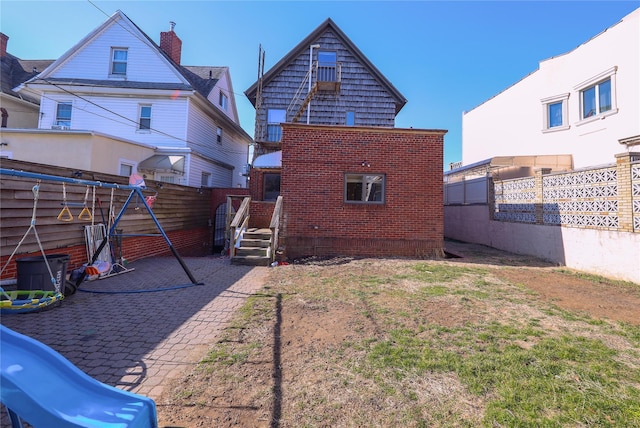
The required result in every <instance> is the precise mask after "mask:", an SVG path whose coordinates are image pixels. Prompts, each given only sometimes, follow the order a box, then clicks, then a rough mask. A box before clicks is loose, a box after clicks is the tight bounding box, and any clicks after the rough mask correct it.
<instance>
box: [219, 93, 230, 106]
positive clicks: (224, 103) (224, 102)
mask: <svg viewBox="0 0 640 428" xmlns="http://www.w3.org/2000/svg"><path fill="white" fill-rule="evenodd" d="M218 103H219V104H220V108H221V109H222V110H227V106H228V105H229V98H227V96H226V95H225V94H223V93H222V92H220V99H219V101H218Z"/></svg>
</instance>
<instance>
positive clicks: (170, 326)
mask: <svg viewBox="0 0 640 428" xmlns="http://www.w3.org/2000/svg"><path fill="white" fill-rule="evenodd" d="M185 263H186V265H187V266H188V267H189V270H190V271H191V273H192V274H193V276H194V277H195V279H196V280H197V281H199V282H202V283H204V285H195V286H189V285H191V281H190V280H189V278H188V276H187V275H186V273H185V272H184V270H183V269H182V267H181V266H180V264H179V263H178V261H177V260H176V259H175V258H171V257H169V258H148V259H144V260H139V261H137V262H135V263H132V264H131V265H130V266H129V267H131V268H134V269H135V270H133V271H131V272H127V273H124V274H121V275H117V276H114V277H110V278H107V279H102V280H98V281H91V282H88V281H87V282H84V283H83V284H82V286H81V289H84V290H96V291H107V292H109V293H89V292H83V291H78V292H76V293H75V294H73V295H71V296H68V297H67V298H65V299H64V300H63V301H62V303H61V304H60V306H58V307H55V308H51V309H47V310H45V311H42V312H39V313H27V314H11V315H3V316H2V320H1V321H2V324H3V325H5V326H6V327H9V328H11V329H13V330H15V331H17V332H20V333H22V334H26V335H28V336H31V337H33V338H35V339H37V340H39V341H41V342H43V343H45V344H47V345H49V346H50V347H52V348H53V349H55V350H56V351H58V352H60V353H61V354H62V355H64V356H65V357H66V358H67V359H69V360H70V361H71V362H72V363H74V364H75V365H76V366H78V367H79V368H80V369H81V370H83V371H84V372H86V373H88V374H89V375H91V376H92V377H94V378H95V379H97V380H99V381H101V382H104V383H107V384H109V385H113V386H116V387H118V388H121V389H125V390H128V391H132V392H135V393H138V394H142V395H146V396H148V397H151V398H153V399H156V400H157V399H158V398H159V397H160V395H161V393H162V391H163V386H164V385H166V382H167V380H168V379H169V378H171V377H173V376H176V375H177V374H178V373H180V372H181V371H182V370H184V369H185V368H187V367H189V366H191V365H193V364H195V363H197V361H198V360H199V359H200V358H202V356H203V355H204V353H205V352H206V350H207V348H208V347H209V346H210V345H211V344H213V343H214V342H215V339H216V336H217V335H218V333H219V332H220V331H221V330H222V329H223V328H224V327H225V326H226V324H227V322H228V321H229V319H230V317H231V316H232V315H233V314H234V313H235V311H236V310H237V309H238V308H239V307H240V306H241V305H242V304H243V303H244V301H245V299H246V298H247V297H248V296H250V295H251V294H253V293H255V292H256V291H258V290H259V289H260V288H261V287H262V284H263V282H264V280H265V277H266V275H267V272H268V268H265V267H249V266H233V265H230V263H229V260H228V259H223V258H214V257H202V258H185ZM182 285H187V286H188V287H185V288H176V287H179V286H182ZM158 289H163V290H162V291H154V292H148V291H147V290H158ZM123 291H127V293H122V292H123Z"/></svg>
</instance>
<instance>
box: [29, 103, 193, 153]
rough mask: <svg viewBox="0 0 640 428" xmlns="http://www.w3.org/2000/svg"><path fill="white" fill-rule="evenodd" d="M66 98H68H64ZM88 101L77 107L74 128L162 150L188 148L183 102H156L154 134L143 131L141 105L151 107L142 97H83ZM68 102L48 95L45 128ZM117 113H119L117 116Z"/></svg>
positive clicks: (44, 109) (45, 109) (43, 124)
mask: <svg viewBox="0 0 640 428" xmlns="http://www.w3.org/2000/svg"><path fill="white" fill-rule="evenodd" d="M63 97H64V98H63ZM82 97H83V98H84V99H85V100H86V101H87V102H83V103H82V105H79V103H75V104H74V109H73V128H74V129H85V130H91V131H98V132H103V133H105V134H108V135H113V136H115V137H120V138H125V139H128V140H132V141H136V142H140V143H145V144H150V145H153V146H160V147H186V146H187V142H186V141H185V138H186V136H185V134H184V130H185V124H186V121H187V116H186V104H187V102H186V101H185V100H182V99H176V100H170V99H167V100H158V99H154V100H153V112H152V114H153V126H152V130H151V131H146V132H143V133H141V132H139V131H138V127H139V115H140V105H141V104H147V105H148V104H149V100H145V99H141V98H115V97H96V96H89V95H87V94H83V95H82ZM58 99H60V100H61V101H68V96H67V95H63V94H61V95H56V94H48V95H47V96H46V97H43V99H42V104H41V111H42V112H43V116H42V119H41V123H40V127H41V128H50V127H51V125H53V124H54V123H53V121H54V120H55V115H56V103H57V101H58ZM98 106H100V107H102V108H100V107H98ZM114 113H117V114H114Z"/></svg>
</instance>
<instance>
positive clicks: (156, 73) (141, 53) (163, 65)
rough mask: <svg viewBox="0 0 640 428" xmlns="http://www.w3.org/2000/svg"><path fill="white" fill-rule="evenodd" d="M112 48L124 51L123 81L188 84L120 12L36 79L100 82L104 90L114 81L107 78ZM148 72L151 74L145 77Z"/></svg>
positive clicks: (158, 49)
mask: <svg viewBox="0 0 640 428" xmlns="http://www.w3.org/2000/svg"><path fill="white" fill-rule="evenodd" d="M114 47H122V48H126V49H127V50H128V58H127V76H126V80H127V81H137V82H142V81H145V82H154V83H176V84H182V85H185V84H188V83H189V82H188V80H187V79H186V77H185V76H183V75H182V73H181V71H180V70H179V68H178V67H177V66H176V64H175V63H173V62H172V61H171V60H170V59H169V58H168V56H167V55H165V54H164V53H163V52H162V51H161V49H160V48H159V47H158V46H157V45H156V44H155V43H154V42H153V41H152V40H151V39H150V38H149V37H148V36H147V35H146V34H145V33H144V32H143V31H142V30H140V28H138V26H137V25H135V24H134V23H133V22H132V21H131V20H130V19H129V18H128V17H127V16H126V15H125V14H124V13H123V12H121V11H120V10H118V11H116V12H115V13H114V14H113V15H112V16H111V17H110V18H109V19H108V20H106V21H105V22H104V23H103V24H102V25H100V26H99V27H97V28H96V29H95V30H93V31H92V32H90V33H89V34H87V35H86V36H85V37H84V38H83V39H82V40H80V42H78V43H77V44H76V45H75V46H73V47H72V48H71V49H69V50H67V51H66V52H65V53H64V54H63V55H62V56H61V57H60V58H58V59H57V60H56V61H54V63H53V64H51V65H50V66H49V67H47V68H46V69H45V70H44V71H43V72H42V73H40V75H39V76H38V78H39V79H43V80H47V79H49V78H52V79H65V78H75V79H78V78H80V79H89V80H94V81H96V80H104V81H105V86H108V85H109V83H108V82H116V81H117V80H118V79H114V78H113V76H109V67H110V60H111V49H112V48H114ZM149 70H153V72H152V73H149ZM120 80H124V79H120Z"/></svg>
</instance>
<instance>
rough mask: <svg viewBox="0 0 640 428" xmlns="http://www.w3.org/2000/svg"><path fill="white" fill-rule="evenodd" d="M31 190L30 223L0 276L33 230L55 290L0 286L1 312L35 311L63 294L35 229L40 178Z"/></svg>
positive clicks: (53, 301)
mask: <svg viewBox="0 0 640 428" xmlns="http://www.w3.org/2000/svg"><path fill="white" fill-rule="evenodd" d="M31 191H32V192H33V211H32V213H31V223H30V225H29V228H28V229H27V231H26V232H25V234H24V235H23V236H22V239H20V242H18V245H17V246H16V248H15V249H14V250H13V252H12V253H11V255H10V256H9V259H8V260H7V262H6V263H5V264H4V266H3V267H2V270H0V276H1V275H2V273H3V272H4V271H5V270H6V269H7V267H8V266H9V263H10V262H11V260H12V259H13V256H15V254H16V252H17V251H18V249H19V248H20V246H21V245H22V243H23V242H24V240H25V239H26V237H27V235H28V234H29V232H31V231H32V230H33V234H34V235H35V237H36V241H37V242H38V248H40V253H42V257H43V258H44V263H45V265H46V266H47V271H48V272H49V277H50V278H51V283H52V284H53V285H54V287H55V290H56V291H40V290H35V291H33V290H17V291H9V292H7V291H5V290H4V289H2V288H1V287H0V313H3V314H4V313H22V312H32V311H37V310H39V309H42V308H44V307H46V306H49V305H51V304H53V303H55V302H57V301H60V300H62V299H63V298H64V295H63V294H62V292H61V291H60V283H58V282H57V281H56V279H55V278H54V276H53V272H52V271H51V266H49V262H48V261H47V256H46V254H45V253H44V249H43V248H42V242H40V237H39V236H38V231H37V229H36V209H37V206H38V196H39V192H40V180H38V181H37V184H36V185H35V186H33V188H32V189H31ZM65 199H66V195H65ZM65 207H66V206H65ZM67 211H68V208H67ZM61 281H64V279H62V280H61Z"/></svg>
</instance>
